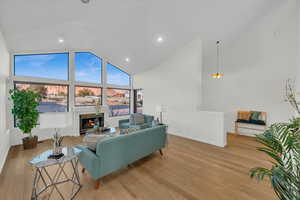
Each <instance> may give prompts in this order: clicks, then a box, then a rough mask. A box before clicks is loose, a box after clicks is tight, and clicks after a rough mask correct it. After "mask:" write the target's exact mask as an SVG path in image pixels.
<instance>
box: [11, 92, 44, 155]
mask: <svg viewBox="0 0 300 200" xmlns="http://www.w3.org/2000/svg"><path fill="white" fill-rule="evenodd" d="M9 94H10V97H11V100H12V101H13V108H12V110H11V111H12V114H13V115H14V116H15V120H16V127H18V128H19V129H20V130H21V131H22V132H23V133H24V134H28V135H29V136H28V137H25V138H23V147H24V149H31V148H35V147H36V146H37V142H38V137H37V136H32V133H31V131H32V129H33V128H35V127H36V126H37V122H38V117H39V112H38V109H37V108H38V105H39V102H40V99H41V96H40V95H39V94H37V93H34V92H32V91H30V90H27V91H26V90H19V89H12V90H10V91H9Z"/></svg>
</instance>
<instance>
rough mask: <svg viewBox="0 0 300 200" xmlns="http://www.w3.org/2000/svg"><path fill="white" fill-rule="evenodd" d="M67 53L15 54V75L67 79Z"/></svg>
mask: <svg viewBox="0 0 300 200" xmlns="http://www.w3.org/2000/svg"><path fill="white" fill-rule="evenodd" d="M68 63H69V54H68V53H57V54H38V55H17V56H15V75H17V76H32V77H41V78H51V79H61V80H68Z"/></svg>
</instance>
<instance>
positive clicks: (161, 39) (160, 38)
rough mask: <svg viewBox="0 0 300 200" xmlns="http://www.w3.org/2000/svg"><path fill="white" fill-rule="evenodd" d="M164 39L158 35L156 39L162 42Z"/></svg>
mask: <svg viewBox="0 0 300 200" xmlns="http://www.w3.org/2000/svg"><path fill="white" fill-rule="evenodd" d="M163 41H164V38H163V37H162V36H158V37H157V39H156V42H157V43H162V42H163Z"/></svg>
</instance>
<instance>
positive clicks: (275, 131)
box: [250, 81, 300, 200]
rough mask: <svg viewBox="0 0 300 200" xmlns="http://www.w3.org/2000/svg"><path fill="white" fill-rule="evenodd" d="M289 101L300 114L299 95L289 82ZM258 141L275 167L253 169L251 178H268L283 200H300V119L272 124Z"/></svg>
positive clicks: (262, 150)
mask: <svg viewBox="0 0 300 200" xmlns="http://www.w3.org/2000/svg"><path fill="white" fill-rule="evenodd" d="M286 98H287V101H289V102H290V103H291V105H292V106H293V107H294V108H295V110H296V111H297V112H298V114H299V107H298V103H297V101H296V94H295V92H294V89H293V87H292V85H291V83H290V81H288V82H287V87H286ZM256 138H257V141H258V142H259V143H261V144H262V146H261V147H258V148H257V149H258V150H259V151H261V152H264V153H266V154H267V155H268V156H269V157H270V158H271V159H272V167H271V168H270V169H267V168H261V167H258V168H254V169H251V171H250V176H251V177H252V178H253V177H256V178H257V179H258V180H263V179H264V178H265V177H267V178H268V179H269V180H270V182H271V185H272V187H273V189H274V191H275V193H276V195H277V196H278V198H279V199H280V200H299V199H300V118H299V117H298V118H293V119H291V120H290V122H289V123H276V124H273V125H271V127H270V128H269V129H268V130H266V131H265V132H264V133H262V134H259V135H256Z"/></svg>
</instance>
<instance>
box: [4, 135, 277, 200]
mask: <svg viewBox="0 0 300 200" xmlns="http://www.w3.org/2000/svg"><path fill="white" fill-rule="evenodd" d="M81 141H82V138H81V137H68V138H66V139H65V140H64V142H65V143H64V144H65V145H74V144H78V143H81ZM256 146H257V143H256V142H255V141H254V139H253V138H249V137H245V136H234V135H229V137H228V146H227V147H226V148H218V147H215V146H211V145H208V144H203V143H200V142H195V141H191V140H188V139H183V138H180V137H176V136H171V135H170V136H169V145H168V147H167V148H166V149H164V156H163V157H161V156H160V154H159V152H157V153H155V154H153V155H151V156H149V157H147V158H144V159H142V160H140V161H138V162H136V163H133V164H132V165H131V166H130V167H128V168H125V169H122V170H119V171H118V172H115V173H113V174H111V175H109V176H106V177H104V178H103V179H102V182H101V185H100V188H99V189H98V190H95V189H94V182H93V181H92V179H91V178H90V177H89V175H88V174H87V173H85V174H82V173H81V172H80V176H81V183H82V184H83V187H82V189H81V191H80V192H79V193H78V195H77V197H76V199H84V200H93V199H100V200H101V199H103V200H119V199H120V200H131V199H143V200H144V199H145V200H156V199H158V200H160V199H161V200H168V199H174V200H196V199H200V200H260V199H261V200H273V199H276V198H275V196H274V193H273V191H272V189H271V187H270V185H269V184H268V182H267V181H265V182H263V183H257V181H256V180H251V179H250V178H249V175H248V171H249V169H251V168H252V167H255V166H268V165H269V162H267V161H265V160H266V157H265V156H264V155H263V154H261V153H259V152H257V151H256V150H255V147H256ZM49 148H51V143H50V141H44V142H43V143H40V144H38V148H37V149H34V150H26V151H24V150H22V148H21V147H20V146H17V147H13V148H11V150H10V152H9V155H8V159H7V161H6V164H5V166H4V169H3V172H2V174H1V175H0V199H1V200H2V199H3V200H10V199H11V200H23V199H24V200H25V199H26V200H27V199H30V194H31V187H32V181H33V171H32V168H31V167H30V165H29V164H28V163H27V161H28V160H29V159H31V158H32V157H34V156H35V155H37V154H38V153H41V152H43V151H45V150H47V149H49ZM60 187H63V190H64V189H65V190H67V189H69V188H68V187H69V186H67V185H66V186H64V185H61V186H60ZM51 199H59V198H58V197H57V196H55V195H54V196H53V198H51Z"/></svg>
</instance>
